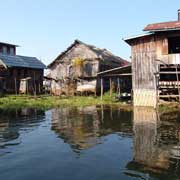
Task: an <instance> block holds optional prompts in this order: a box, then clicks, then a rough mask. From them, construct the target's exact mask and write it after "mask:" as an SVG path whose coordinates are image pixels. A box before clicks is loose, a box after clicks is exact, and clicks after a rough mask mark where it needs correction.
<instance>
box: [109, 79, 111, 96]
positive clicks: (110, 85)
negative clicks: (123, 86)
mask: <svg viewBox="0 0 180 180" xmlns="http://www.w3.org/2000/svg"><path fill="white" fill-rule="evenodd" d="M109 84H110V97H112V79H111V78H110V79H109Z"/></svg>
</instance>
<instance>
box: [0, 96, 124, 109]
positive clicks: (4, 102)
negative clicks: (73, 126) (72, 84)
mask: <svg viewBox="0 0 180 180" xmlns="http://www.w3.org/2000/svg"><path fill="white" fill-rule="evenodd" d="M114 96H115V95H113V96H112V97H110V96H109V93H106V94H104V96H103V100H101V99H100V97H94V96H74V97H58V96H38V97H34V96H28V95H17V96H15V95H7V96H4V97H1V98H0V109H20V108H26V107H29V108H38V109H50V108H55V107H62V106H63V107H66V106H78V107H84V106H91V105H123V104H122V102H119V101H116V100H115V97H114ZM123 106H124V105H123Z"/></svg>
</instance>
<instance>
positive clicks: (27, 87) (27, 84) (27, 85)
mask: <svg viewBox="0 0 180 180" xmlns="http://www.w3.org/2000/svg"><path fill="white" fill-rule="evenodd" d="M28 89H29V83H28V79H27V81H26V94H28V91H29V90H28Z"/></svg>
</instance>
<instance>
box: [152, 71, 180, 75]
mask: <svg viewBox="0 0 180 180" xmlns="http://www.w3.org/2000/svg"><path fill="white" fill-rule="evenodd" d="M155 74H180V71H177V72H176V71H161V72H157V73H155Z"/></svg>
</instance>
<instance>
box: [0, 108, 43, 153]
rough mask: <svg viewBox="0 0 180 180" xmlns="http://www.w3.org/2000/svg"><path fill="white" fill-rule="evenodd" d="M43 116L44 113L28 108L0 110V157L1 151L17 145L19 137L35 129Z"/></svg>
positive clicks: (19, 141)
mask: <svg viewBox="0 0 180 180" xmlns="http://www.w3.org/2000/svg"><path fill="white" fill-rule="evenodd" d="M44 114H45V113H44V111H41V110H36V109H30V108H24V109H18V110H11V111H9V110H0V156H2V155H3V154H4V153H1V149H6V148H7V147H10V146H17V145H19V144H20V143H21V140H20V139H19V137H20V135H21V134H23V132H24V133H25V132H26V133H27V132H30V131H32V130H33V129H34V128H36V127H37V126H38V125H39V123H40V122H41V121H42V120H43V118H42V116H44Z"/></svg>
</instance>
